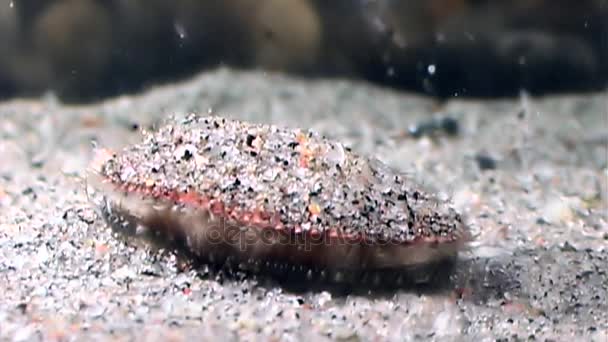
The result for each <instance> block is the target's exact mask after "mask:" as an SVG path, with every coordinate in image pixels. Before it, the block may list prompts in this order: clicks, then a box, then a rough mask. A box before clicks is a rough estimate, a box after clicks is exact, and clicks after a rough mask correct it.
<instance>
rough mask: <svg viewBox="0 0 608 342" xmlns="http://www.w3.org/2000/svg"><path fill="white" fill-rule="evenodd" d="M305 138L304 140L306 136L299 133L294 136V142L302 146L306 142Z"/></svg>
mask: <svg viewBox="0 0 608 342" xmlns="http://www.w3.org/2000/svg"><path fill="white" fill-rule="evenodd" d="M307 140H308V139H307V138H306V134H304V133H302V132H300V133H298V135H296V141H297V142H298V143H299V144H300V145H304V144H306V142H307Z"/></svg>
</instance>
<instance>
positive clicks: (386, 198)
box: [99, 115, 466, 244]
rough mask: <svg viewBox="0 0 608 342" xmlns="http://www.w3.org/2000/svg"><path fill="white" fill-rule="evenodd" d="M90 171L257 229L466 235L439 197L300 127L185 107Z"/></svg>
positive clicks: (406, 238) (449, 238) (374, 237)
mask: <svg viewBox="0 0 608 342" xmlns="http://www.w3.org/2000/svg"><path fill="white" fill-rule="evenodd" d="M99 172H100V174H101V176H102V177H103V179H104V182H108V183H111V184H114V185H115V186H116V187H118V188H119V189H121V190H124V191H125V192H128V193H129V192H130V193H140V194H142V195H143V196H146V197H148V198H164V199H170V200H172V201H174V202H175V203H176V204H179V205H190V206H195V207H201V208H206V209H209V210H210V211H211V212H212V213H214V214H216V215H223V216H225V217H227V218H231V219H233V220H235V221H236V222H241V223H243V224H245V225H251V226H254V227H258V228H268V229H275V230H286V231H288V232H293V233H295V234H308V235H311V236H317V235H326V236H330V237H338V238H344V239H345V240H348V241H355V242H362V243H370V244H379V243H395V244H415V243H417V242H421V241H423V242H431V243H450V242H454V241H458V240H460V239H463V238H464V236H465V235H466V227H465V225H464V223H463V222H462V218H461V216H460V215H459V214H458V213H457V212H456V211H454V209H452V208H451V207H450V206H449V204H448V203H446V202H444V201H441V200H439V199H438V198H437V197H436V196H434V195H433V194H429V193H427V192H424V191H423V190H421V189H420V188H418V187H417V186H416V184H413V183H411V181H410V180H408V179H407V178H405V177H404V176H403V175H401V174H399V173H398V172H396V171H395V170H393V169H391V168H390V167H388V166H386V165H384V164H383V163H381V162H380V161H378V160H376V159H373V158H367V157H364V156H360V155H358V154H356V153H354V152H353V151H351V150H350V149H349V148H347V147H345V146H343V145H342V144H341V143H340V142H337V141H332V140H329V139H326V138H324V137H322V136H320V135H319V134H317V133H315V132H313V131H309V130H301V129H290V128H284V127H277V126H274V125H266V124H255V123H248V122H243V121H238V120H233V119H227V118H222V117H217V116H210V117H204V116H197V115H189V116H187V117H185V118H181V119H175V120H169V121H168V122H167V123H166V124H165V125H164V126H162V127H160V128H159V129H158V130H156V131H154V132H149V133H145V134H144V137H143V140H142V141H141V142H140V143H138V144H135V145H132V146H129V147H127V148H125V149H124V150H123V151H121V152H120V153H118V154H115V155H113V156H111V157H110V158H108V159H107V160H106V161H105V163H103V165H102V166H101V168H100V171H99Z"/></svg>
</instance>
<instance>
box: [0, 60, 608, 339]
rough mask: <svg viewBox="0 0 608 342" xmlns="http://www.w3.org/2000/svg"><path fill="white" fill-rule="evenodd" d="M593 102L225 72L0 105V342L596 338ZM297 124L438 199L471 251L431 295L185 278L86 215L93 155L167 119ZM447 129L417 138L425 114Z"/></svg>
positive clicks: (604, 182) (605, 138)
mask: <svg viewBox="0 0 608 342" xmlns="http://www.w3.org/2000/svg"><path fill="white" fill-rule="evenodd" d="M607 101H608V100H607V94H606V93H597V94H588V95H560V96H552V97H545V98H529V97H527V96H525V95H522V96H521V97H519V98H514V99H504V100H493V101H476V100H461V99H458V98H455V99H453V100H450V101H448V102H445V103H438V102H436V101H435V100H433V99H430V98H425V97H420V96H417V95H413V94H409V93H399V92H395V91H392V90H387V89H382V88H377V87H372V86H369V85H366V84H362V83H356V82H348V81H336V80H334V81H304V80H299V79H294V78H288V77H284V76H280V75H274V74H269V73H264V74H263V73H255V72H249V73H242V72H234V71H230V70H227V69H220V70H217V71H214V72H209V73H205V74H202V75H199V76H197V77H195V78H193V79H191V80H189V81H187V82H184V83H180V84H176V85H171V86H165V87H159V88H156V89H152V90H150V91H148V92H146V93H144V94H141V95H138V96H130V97H121V98H115V99H111V100H108V101H106V102H103V103H98V104H95V105H87V106H63V105H61V104H60V103H57V101H55V100H54V99H53V97H52V96H47V97H44V98H41V99H32V100H14V101H10V102H5V103H2V104H0V156H1V159H0V279H1V280H0V283H1V284H2V285H1V289H2V291H0V339H2V340H5V339H6V340H14V341H31V340H47V341H48V340H72V339H75V340H83V339H87V340H88V339H92V340H110V339H111V340H142V341H143V340H167V339H171V340H186V339H190V338H197V339H200V338H217V339H220V340H238V339H245V340H264V341H266V340H304V339H306V340H308V339H313V338H314V339H317V340H326V339H328V340H349V341H355V340H395V341H404V340H477V341H494V340H497V339H498V340H528V339H536V340H553V341H564V340H571V341H579V340H581V341H582V340H585V341H606V339H608V266H607V265H608V198H607V197H608V102H607ZM209 110H212V111H213V112H214V113H215V114H218V115H225V116H230V117H234V118H239V119H245V120H249V121H257V122H266V123H275V124H280V125H287V126H292V127H306V128H313V129H315V130H318V131H319V132H321V133H323V134H325V135H327V136H329V137H332V138H335V139H339V140H340V141H342V142H344V143H346V144H348V145H350V146H352V148H353V149H355V150H356V151H357V152H360V153H366V154H373V155H375V156H377V157H378V158H380V159H381V160H383V161H384V162H386V163H388V164H390V165H392V166H394V167H397V168H400V169H402V170H403V171H404V172H411V173H412V174H415V175H416V177H419V178H420V179H421V181H423V182H424V183H425V184H427V185H428V186H429V187H431V188H434V189H436V190H437V191H439V192H441V193H444V194H446V195H449V196H451V197H452V198H453V201H454V203H455V205H456V206H457V207H458V208H459V210H461V211H462V212H463V213H465V214H466V215H467V217H468V218H469V221H470V223H471V227H472V230H473V232H474V233H475V234H476V241H475V243H474V244H473V246H472V248H471V250H470V251H469V252H467V253H465V254H463V255H462V260H461V262H460V263H459V264H458V265H457V267H456V270H455V273H454V274H453V276H452V277H451V280H450V282H449V284H447V285H445V286H444V287H443V288H441V289H435V290H433V291H427V290H425V289H403V290H399V291H390V292H388V293H375V292H370V293H356V294H355V293H352V294H347V295H344V294H338V293H334V292H331V291H324V290H322V289H314V290H313V289H311V290H310V291H303V292H294V291H291V290H289V289H286V288H284V287H282V286H279V285H277V284H273V283H272V282H263V283H262V282H258V281H256V280H252V279H249V278H239V277H236V278H234V277H225V276H222V274H216V273H214V272H207V271H206V270H205V269H198V270H190V271H185V272H182V271H180V268H179V267H178V262H177V261H176V259H175V258H174V257H173V256H171V255H170V254H159V253H157V252H155V251H151V250H149V249H148V248H146V246H144V245H139V244H134V243H130V242H125V241H123V240H121V239H117V238H116V237H115V236H113V235H112V234H111V230H110V229H109V228H108V227H107V225H106V224H105V223H104V221H103V220H101V219H100V217H99V214H98V212H97V211H96V210H95V208H94V207H93V206H91V204H90V202H89V201H88V200H87V196H86V192H85V182H84V175H85V168H86V166H87V163H88V162H89V160H90V159H91V158H92V156H93V149H92V147H91V141H96V142H97V144H98V145H100V146H105V147H109V148H120V147H121V146H124V145H125V144H128V143H131V142H134V141H137V139H138V129H148V128H150V127H152V125H154V124H155V123H157V122H158V120H159V119H162V118H163V117H166V116H167V115H170V114H176V115H182V114H186V113H188V112H199V113H205V112H207V111H209ZM435 116H438V117H446V116H447V117H451V118H454V119H456V120H457V122H458V125H459V133H458V134H457V135H456V136H449V135H447V134H442V133H441V132H439V133H438V134H437V135H434V136H424V137H422V138H419V139H414V138H412V137H410V136H408V134H407V131H408V127H410V126H411V125H415V124H419V123H421V122H425V121H428V120H429V119H430V118H432V117H435Z"/></svg>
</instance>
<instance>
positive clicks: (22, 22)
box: [0, 0, 608, 101]
mask: <svg viewBox="0 0 608 342" xmlns="http://www.w3.org/2000/svg"><path fill="white" fill-rule="evenodd" d="M10 4H12V5H10ZM10 4H9V6H4V7H3V8H2V9H0V39H1V41H2V42H1V43H0V48H2V49H3V51H5V53H3V56H2V57H0V97H7V96H13V95H20V96H23V95H38V94H40V93H42V92H44V91H46V90H52V91H54V92H56V93H57V94H58V95H59V96H60V97H61V98H62V99H63V100H65V101H88V100H93V99H99V98H102V97H106V96H111V95H117V94H123V93H125V92H134V91H140V90H141V89H142V88H144V87H148V86H150V85H154V84H159V83H161V82H166V81H171V80H174V79H177V78H183V77H187V76H191V75H193V74H194V73H197V72H199V71H201V70H204V69H208V68H213V67H216V66H219V65H230V66H233V67H236V68H263V69H268V70H275V71H282V72H291V73H297V74H299V75H302V76H332V77H334V76H338V77H352V78H359V79H365V80H369V81H372V82H377V83H381V84H386V85H390V86H394V87H398V88H401V89H408V90H416V91H420V92H424V93H428V94H431V95H436V96H440V97H450V96H501V95H514V94H517V93H518V92H519V91H520V90H521V89H522V88H524V89H526V90H528V91H529V92H532V93H537V94H542V93H548V92H556V91H568V92H571V91H583V90H597V89H601V88H602V87H604V86H606V82H607V79H608V62H606V61H607V60H608V43H607V42H606V36H607V35H608V4H607V3H606V2H605V1H602V0H582V1H579V2H577V3H573V2H569V1H567V0H556V1H548V0H516V1H509V2H498V1H478V0H475V1H474V0H431V1H426V2H420V1H413V0H375V1H370V0H358V1H351V0H335V1H331V2H328V1H322V0H257V1H256V0H225V1H221V2H209V1H196V0H177V1H173V2H168V1H162V0H148V1H146V0H107V1H104V0H81V1H79V0H50V1H38V0H20V1H14V2H10Z"/></svg>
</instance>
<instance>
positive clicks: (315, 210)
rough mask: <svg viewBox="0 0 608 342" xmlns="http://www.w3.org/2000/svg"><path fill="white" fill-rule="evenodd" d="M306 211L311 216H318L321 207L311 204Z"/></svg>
mask: <svg viewBox="0 0 608 342" xmlns="http://www.w3.org/2000/svg"><path fill="white" fill-rule="evenodd" d="M308 211H309V212H310V214H311V215H319V214H320V213H321V207H320V206H319V204H318V203H317V202H312V203H310V204H309V205H308Z"/></svg>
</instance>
